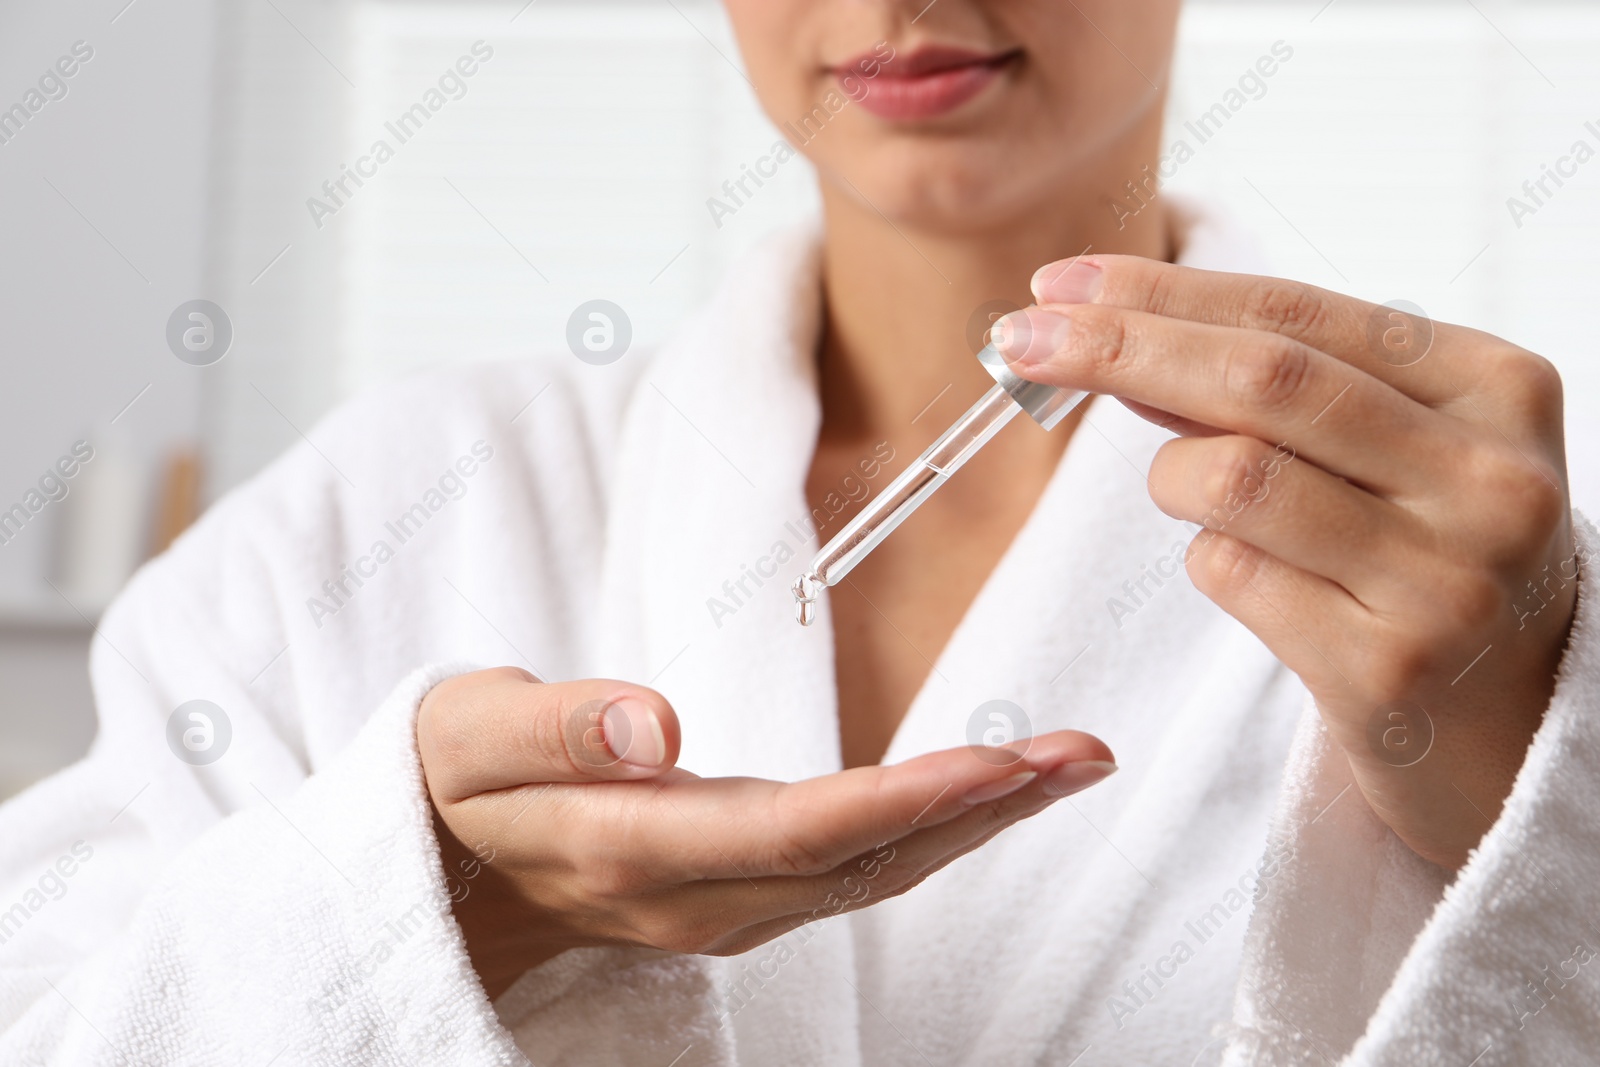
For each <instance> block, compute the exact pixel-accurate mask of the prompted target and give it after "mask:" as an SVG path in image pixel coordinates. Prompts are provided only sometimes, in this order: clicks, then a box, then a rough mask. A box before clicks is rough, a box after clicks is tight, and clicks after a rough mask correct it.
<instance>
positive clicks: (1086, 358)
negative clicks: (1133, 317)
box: [1071, 304, 1129, 374]
mask: <svg viewBox="0 0 1600 1067" xmlns="http://www.w3.org/2000/svg"><path fill="white" fill-rule="evenodd" d="M1071 321H1072V324H1073V329H1072V334H1071V338H1072V340H1071V343H1072V345H1073V348H1074V349H1075V350H1076V353H1077V358H1078V359H1079V360H1080V361H1081V362H1082V363H1084V364H1085V365H1086V367H1087V369H1089V370H1090V371H1092V372H1095V373H1097V374H1108V373H1112V372H1115V371H1116V369H1117V367H1118V365H1119V364H1120V363H1121V362H1122V358H1123V356H1124V355H1125V354H1126V352H1127V345H1128V341H1129V335H1128V321H1127V318H1126V317H1125V316H1124V315H1122V313H1121V312H1120V311H1119V310H1118V309H1116V308H1109V307H1103V306H1101V305H1099V304H1082V305H1079V306H1077V307H1074V308H1073V309H1072V314H1071Z"/></svg>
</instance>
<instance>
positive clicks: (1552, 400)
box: [1485, 345, 1565, 422]
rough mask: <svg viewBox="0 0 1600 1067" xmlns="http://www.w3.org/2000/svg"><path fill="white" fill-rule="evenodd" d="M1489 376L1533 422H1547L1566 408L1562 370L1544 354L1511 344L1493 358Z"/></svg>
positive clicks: (1517, 409)
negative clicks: (1563, 407) (1563, 406)
mask: <svg viewBox="0 0 1600 1067" xmlns="http://www.w3.org/2000/svg"><path fill="white" fill-rule="evenodd" d="M1485 378H1486V380H1487V381H1488V382H1489V383H1490V384H1492V386H1493V387H1494V391H1495V392H1497V393H1501V394H1502V395H1504V396H1505V397H1506V398H1507V400H1509V401H1510V403H1511V406H1512V407H1513V408H1514V409H1515V410H1516V411H1517V412H1518V413H1519V414H1522V415H1523V416H1524V417H1527V418H1529V419H1530V420H1531V421H1534V422H1544V421H1546V420H1548V419H1549V418H1551V417H1552V416H1555V415H1556V414H1558V413H1559V412H1560V411H1561V410H1562V405H1563V401H1564V392H1565V390H1564V387H1563V384H1562V381H1561V372H1560V371H1559V370H1557V369H1556V365H1555V364H1554V363H1551V362H1550V361H1549V360H1548V359H1545V358H1544V357H1543V356H1539V355H1535V354H1534V353H1532V352H1528V351H1525V350H1523V349H1521V348H1516V347H1514V346H1509V345H1508V346H1506V347H1505V348H1504V349H1502V350H1500V351H1498V352H1496V353H1495V354H1494V355H1493V356H1491V357H1489V362H1488V367H1487V369H1486V371H1485Z"/></svg>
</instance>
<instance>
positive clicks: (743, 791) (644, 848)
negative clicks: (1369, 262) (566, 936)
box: [602, 730, 1112, 881]
mask: <svg viewBox="0 0 1600 1067" xmlns="http://www.w3.org/2000/svg"><path fill="white" fill-rule="evenodd" d="M1082 761H1103V762H1107V763H1109V762H1112V757H1111V751H1110V749H1108V748H1107V747H1106V745H1105V743H1104V742H1102V741H1100V740H1099V739H1098V738H1095V737H1092V736H1090V735H1089V734H1084V733H1079V732H1077V731H1070V730H1062V731H1056V732H1054V733H1049V734H1044V735H1041V736H1039V737H1036V738H1033V739H1032V741H1031V742H1030V743H1029V747H1028V750H1027V754H1026V756H1025V757H1024V758H1019V759H1018V760H1017V761H1016V762H1013V763H1007V764H996V763H995V762H992V761H989V760H984V759H982V758H980V757H979V756H978V755H975V754H974V753H973V752H972V751H971V750H970V749H966V748H960V749H948V750H945V751H942V752H932V753H929V754H927V755H924V756H918V757H916V758H915V759H911V760H907V761H906V762H904V763H899V764H894V765H891V766H869V767H854V768H851V769H849V770H845V771H840V772H837V773H835V774H829V775H824V776H822V777H819V778H809V779H806V780H804V781H800V782H793V783H783V782H771V781H765V780H762V779H752V778H740V779H729V778H699V779H686V780H680V781H674V782H669V783H661V784H660V786H659V790H658V793H657V796H656V797H654V798H653V799H654V800H655V801H658V802H659V805H656V804H652V805H651V809H652V812H651V817H649V818H637V817H636V818H634V819H632V820H630V822H629V823H628V824H627V825H626V828H625V829H624V830H623V832H624V833H625V834H626V835H627V836H628V837H630V838H632V840H631V841H618V842H617V847H618V848H619V850H621V851H622V852H623V853H625V854H632V855H635V856H652V857H654V863H655V864H656V865H657V866H656V869H657V870H658V871H659V872H660V873H662V874H663V875H664V876H665V877H668V878H672V879H674V880H677V881H693V880H697V879H703V878H706V877H739V876H744V877H750V878H753V877H760V876H763V875H807V874H821V873H824V872H826V871H829V870H832V869H833V868H835V867H837V866H839V865H840V864H841V863H845V862H847V861H849V860H850V859H851V858H853V857H855V856H858V855H860V854H861V853H863V852H866V851H868V850H870V849H873V848H875V847H877V846H878V845H881V844H884V843H885V842H890V841H897V840H899V839H900V838H902V837H905V836H906V835H907V834H910V833H914V832H916V831H918V830H922V829H925V828H927V827H930V826H936V825H938V824H939V823H942V822H946V821H948V820H950V819H954V818H956V817H957V816H959V815H961V814H963V813H964V812H967V811H971V810H972V809H973V808H974V807H976V806H977V805H978V804H981V803H984V802H985V801H986V799H990V798H991V796H990V794H986V793H985V789H990V790H991V793H992V787H994V786H996V785H997V784H999V783H1004V782H1007V781H1008V780H1011V779H1016V778H1019V777H1020V776H1022V775H1028V776H1030V777H1029V778H1026V779H1023V780H1022V781H1021V782H1019V783H1017V786H1018V788H1020V787H1021V785H1025V784H1027V781H1029V780H1031V776H1032V775H1039V776H1041V777H1048V775H1049V774H1050V773H1051V772H1052V771H1055V770H1057V769H1058V768H1060V767H1062V766H1064V765H1066V764H1068V763H1077V762H1082ZM602 788H604V789H608V790H609V789H612V788H615V787H614V786H609V785H608V786H603V787H602ZM626 788H627V789H629V790H631V791H637V790H640V789H644V788H649V783H628V784H627V786H626ZM635 850H637V851H635Z"/></svg>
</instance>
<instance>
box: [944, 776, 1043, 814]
mask: <svg viewBox="0 0 1600 1067" xmlns="http://www.w3.org/2000/svg"><path fill="white" fill-rule="evenodd" d="M1037 777H1039V774H1038V772H1037V771H1019V772H1017V773H1016V774H1013V775H1012V776H1011V777H1009V778H1000V779H997V780H996V781H993V782H984V783H983V784H982V785H980V786H976V787H974V788H973V789H972V790H971V791H969V792H968V793H967V795H966V796H964V797H962V798H961V803H963V804H965V805H967V806H968V807H971V806H972V805H974V804H985V803H987V802H989V801H991V800H999V799H1000V798H1001V797H1008V796H1010V795H1011V794H1012V793H1015V792H1016V791H1017V790H1019V789H1021V788H1022V787H1023V786H1025V785H1027V784H1028V783H1029V782H1031V781H1033V780H1034V779H1035V778H1037Z"/></svg>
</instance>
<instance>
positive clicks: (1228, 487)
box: [1202, 437, 1271, 517]
mask: <svg viewBox="0 0 1600 1067" xmlns="http://www.w3.org/2000/svg"><path fill="white" fill-rule="evenodd" d="M1270 451H1271V450H1270V449H1269V448H1268V446H1267V445H1266V444H1265V443H1263V442H1261V441H1257V440H1255V439H1253V438H1246V437H1237V438H1229V439H1224V440H1222V441H1219V442H1218V443H1217V445H1216V447H1215V453H1216V454H1215V455H1214V456H1213V457H1212V459H1211V462H1210V463H1209V464H1208V466H1207V469H1206V472H1205V474H1204V475H1203V477H1202V485H1203V487H1204V488H1203V492H1204V495H1205V499H1206V501H1207V502H1208V503H1210V504H1211V505H1212V506H1213V508H1214V509H1222V510H1223V511H1224V512H1225V513H1226V514H1227V515H1229V516H1230V517H1231V516H1232V515H1234V514H1237V512H1238V511H1242V510H1243V509H1244V505H1245V503H1247V502H1259V501H1261V500H1265V499H1266V493H1265V492H1264V490H1265V487H1266V480H1265V478H1264V477H1263V474H1262V472H1263V471H1265V470H1267V468H1268V466H1269V465H1270V463H1271V455H1270ZM1214 516H1215V511H1213V513H1212V516H1208V517H1214Z"/></svg>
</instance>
